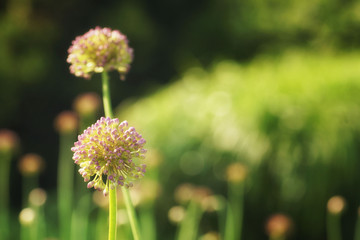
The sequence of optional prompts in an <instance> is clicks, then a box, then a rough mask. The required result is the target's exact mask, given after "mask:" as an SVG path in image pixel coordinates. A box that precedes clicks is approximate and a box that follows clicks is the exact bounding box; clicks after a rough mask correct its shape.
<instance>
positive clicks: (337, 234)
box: [326, 212, 342, 240]
mask: <svg viewBox="0 0 360 240" xmlns="http://www.w3.org/2000/svg"><path fill="white" fill-rule="evenodd" d="M340 218H341V215H340V214H332V213H329V212H328V213H327V219H326V220H327V221H326V227H327V239H328V240H341V239H342V237H341V223H340Z"/></svg>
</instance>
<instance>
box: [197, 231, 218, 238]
mask: <svg viewBox="0 0 360 240" xmlns="http://www.w3.org/2000/svg"><path fill="white" fill-rule="evenodd" d="M220 239H221V238H220V234H219V233H217V232H214V231H211V232H208V233H205V234H204V235H202V236H201V237H200V239H199V240H220Z"/></svg>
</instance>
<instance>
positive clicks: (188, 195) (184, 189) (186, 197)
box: [175, 183, 195, 204]
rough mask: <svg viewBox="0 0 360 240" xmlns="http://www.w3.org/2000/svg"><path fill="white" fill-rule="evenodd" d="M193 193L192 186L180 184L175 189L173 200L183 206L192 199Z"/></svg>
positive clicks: (193, 188)
mask: <svg viewBox="0 0 360 240" xmlns="http://www.w3.org/2000/svg"><path fill="white" fill-rule="evenodd" d="M194 191H195V187H194V186H193V185H192V184H190V183H184V184H181V185H179V186H178V187H177V188H176V189H175V200H176V201H177V202H178V203H181V204H185V203H187V202H189V201H190V200H191V199H192V198H193V195H194Z"/></svg>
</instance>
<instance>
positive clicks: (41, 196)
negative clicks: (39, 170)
mask: <svg viewBox="0 0 360 240" xmlns="http://www.w3.org/2000/svg"><path fill="white" fill-rule="evenodd" d="M46 198H47V194H46V192H45V190H44V189H41V188H35V189H33V190H31V192H30V193H29V202H30V204H31V205H33V206H35V207H40V206H42V205H44V204H45V202H46Z"/></svg>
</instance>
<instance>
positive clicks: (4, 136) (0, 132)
mask: <svg viewBox="0 0 360 240" xmlns="http://www.w3.org/2000/svg"><path fill="white" fill-rule="evenodd" d="M18 145H19V138H18V136H17V135H16V133H15V132H13V131H11V130H8V129H0V152H11V151H14V150H15V149H16V148H17V147H18Z"/></svg>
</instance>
